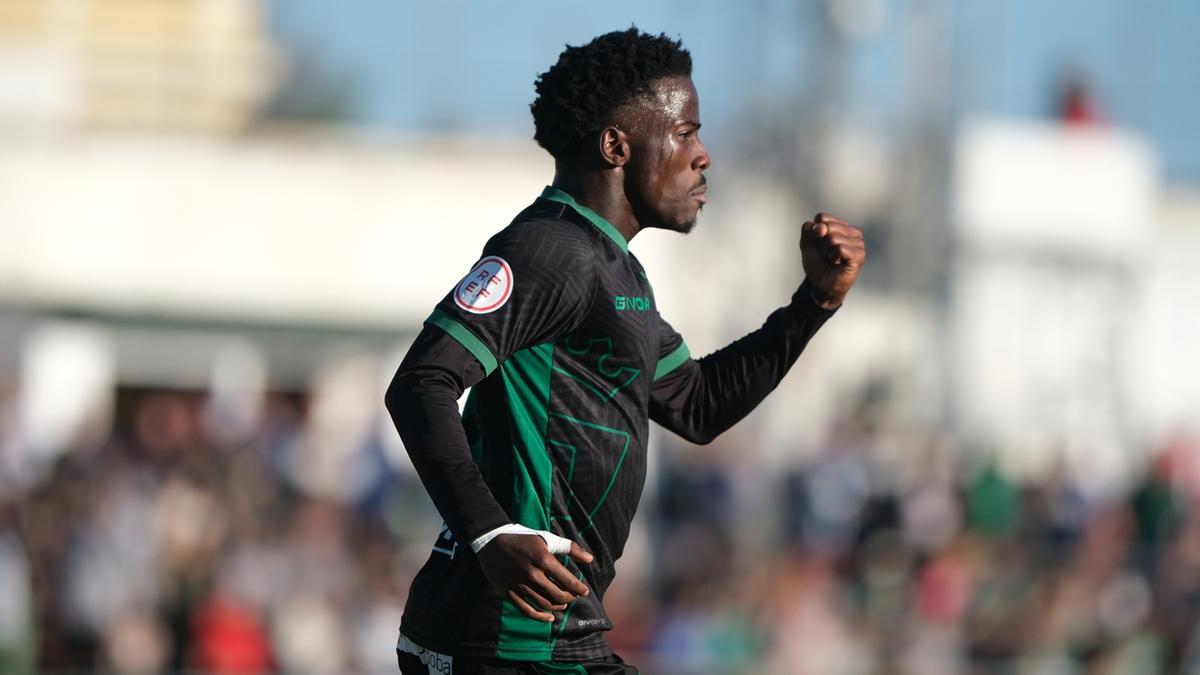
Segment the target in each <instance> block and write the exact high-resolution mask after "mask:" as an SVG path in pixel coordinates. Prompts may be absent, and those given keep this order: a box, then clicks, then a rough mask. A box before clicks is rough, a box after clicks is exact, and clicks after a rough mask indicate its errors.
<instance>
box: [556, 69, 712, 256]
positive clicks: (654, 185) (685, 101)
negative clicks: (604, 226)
mask: <svg viewBox="0 0 1200 675" xmlns="http://www.w3.org/2000/svg"><path fill="white" fill-rule="evenodd" d="M699 131H700V97H699V95H698V94H697V93H696V85H695V84H693V83H692V78H690V77H687V76H675V77H664V78H662V79H660V80H656V81H655V82H654V83H653V85H652V86H651V91H650V93H649V94H647V95H646V96H642V97H638V98H635V99H634V100H633V101H631V102H630V103H628V104H626V105H624V106H622V107H621V108H620V109H619V110H618V111H617V113H616V114H615V115H614V119H613V121H612V123H611V124H610V125H609V126H607V127H605V128H604V129H602V130H600V131H599V132H598V133H597V134H595V136H594V137H593V138H591V139H589V141H588V143H585V145H584V148H583V150H582V152H581V156H580V157H578V158H576V159H575V160H573V161H563V160H559V161H557V162H556V166H555V176H554V183H553V184H554V186H555V187H558V188H561V189H562V190H563V191H565V192H567V193H569V194H572V195H575V196H576V199H578V200H579V202H580V203H581V204H583V205H585V206H588V207H590V208H591V209H592V210H594V211H596V212H597V213H599V214H600V215H601V216H602V217H603V218H604V219H605V220H607V221H608V222H610V223H612V224H613V226H614V227H616V228H617V231H619V232H620V233H621V234H622V236H624V237H625V240H626V241H629V240H631V239H633V237H634V236H635V235H636V234H637V233H638V232H640V231H641V230H643V229H645V228H648V227H655V228H662V229H667V230H674V231H676V232H688V231H690V230H691V229H692V227H694V226H695V224H696V216H697V215H698V214H699V213H700V209H701V207H703V206H704V203H705V201H706V197H705V195H704V193H705V191H706V190H707V187H706V186H707V180H706V179H705V177H704V172H705V171H707V170H708V168H709V167H710V166H712V160H711V159H710V157H709V155H708V149H707V148H705V147H704V143H703V142H701V141H700V135H699Z"/></svg>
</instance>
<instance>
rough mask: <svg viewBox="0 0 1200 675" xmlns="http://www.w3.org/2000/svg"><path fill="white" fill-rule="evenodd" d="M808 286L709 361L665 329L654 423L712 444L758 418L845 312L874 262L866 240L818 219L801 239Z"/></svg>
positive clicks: (843, 225) (845, 226)
mask: <svg viewBox="0 0 1200 675" xmlns="http://www.w3.org/2000/svg"><path fill="white" fill-rule="evenodd" d="M800 250H801V261H802V263H803V265H804V271H805V277H806V278H805V280H804V283H802V284H801V285H800V288H798V289H797V290H796V292H795V293H794V294H793V295H792V300H791V302H790V303H789V304H788V305H787V306H785V307H781V308H780V309H777V310H775V311H774V312H773V313H772V314H771V315H770V316H769V317H768V318H767V320H766V322H765V323H764V324H763V325H762V327H761V328H759V329H758V330H756V331H754V332H752V333H750V334H749V335H746V336H745V337H742V338H741V339H739V340H737V341H735V342H733V343H731V344H729V345H728V346H726V347H724V348H722V349H720V350H717V351H716V352H713V353H712V354H709V355H708V356H705V357H704V358H701V359H693V358H691V356H690V355H689V354H688V352H687V346H686V345H685V344H684V342H683V338H681V337H680V336H679V334H678V333H676V332H675V331H674V330H673V329H671V327H670V326H669V325H667V324H666V322H665V321H664V322H663V330H662V336H663V337H662V341H661V347H660V350H659V367H658V369H657V370H656V372H655V379H654V383H653V384H652V386H651V391H650V417H651V419H653V420H654V421H655V422H658V423H659V424H661V425H662V426H664V427H666V428H667V429H669V430H671V431H673V432H675V433H676V434H678V435H680V436H682V437H683V438H686V439H687V440H689V441H692V442H694V443H708V442H710V441H712V440H713V439H714V438H716V437H717V436H718V435H720V434H721V433H722V432H724V431H725V430H726V429H728V428H729V427H731V426H733V425H734V424H736V423H737V422H738V421H739V420H741V419H742V418H743V417H745V416H746V415H747V414H749V413H750V411H751V410H754V408H755V407H756V406H757V405H758V404H759V403H760V402H762V400H763V399H764V398H766V396H767V394H769V393H771V392H772V391H773V390H774V389H775V387H776V386H778V385H779V383H780V381H782V380H783V377H784V375H786V374H787V371H788V370H789V369H790V368H791V367H792V364H793V363H795V362H796V359H797V358H798V357H799V356H800V353H801V352H802V351H803V350H804V347H805V346H806V345H807V344H808V341H809V340H810V339H811V338H812V336H813V335H815V334H816V332H817V330H818V329H819V328H820V327H821V326H822V325H823V324H824V323H825V321H826V320H828V319H829V317H831V316H833V314H834V312H835V311H837V309H838V308H839V307H840V306H841V305H842V302H843V301H844V300H845V298H846V294H847V293H849V292H850V288H851V287H852V286H853V285H854V282H855V281H856V280H857V279H858V274H859V272H860V271H861V269H862V266H863V263H864V262H865V261H866V247H865V246H864V244H863V237H862V232H861V231H860V230H859V229H858V228H856V227H854V226H852V225H850V224H849V223H847V222H845V221H844V220H841V219H839V218H836V217H833V216H830V215H828V214H824V213H821V214H817V216H816V218H814V219H813V220H812V221H810V222H806V223H804V226H803V229H802V230H801V235H800Z"/></svg>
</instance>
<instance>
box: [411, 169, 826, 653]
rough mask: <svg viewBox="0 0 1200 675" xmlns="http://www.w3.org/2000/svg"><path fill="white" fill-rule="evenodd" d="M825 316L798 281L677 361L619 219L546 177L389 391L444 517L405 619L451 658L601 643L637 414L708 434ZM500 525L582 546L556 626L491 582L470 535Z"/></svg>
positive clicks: (631, 506)
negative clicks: (719, 338)
mask: <svg viewBox="0 0 1200 675" xmlns="http://www.w3.org/2000/svg"><path fill="white" fill-rule="evenodd" d="M830 314H831V312H828V311H825V310H822V309H820V308H819V307H818V306H817V305H816V304H815V303H814V302H813V301H812V298H811V295H810V294H809V293H808V291H807V289H806V288H805V287H804V286H801V288H800V289H799V290H798V291H797V292H796V294H795V295H794V296H793V299H792V302H791V304H789V305H788V306H787V307H784V308H782V309H780V310H778V311H776V312H775V313H773V314H772V315H771V317H770V318H768V320H767V322H766V324H765V325H764V326H763V327H762V328H760V329H759V330H758V331H755V332H754V333H751V334H750V335H747V336H746V337H744V338H742V339H741V340H738V341H737V342H735V343H733V344H732V345H730V346H728V347H726V348H724V349H722V350H720V351H718V352H716V353H714V354H712V355H710V356H708V357H705V358H703V359H699V360H695V359H692V358H691V356H690V355H689V353H688V348H687V346H686V344H685V343H684V341H683V339H682V338H681V337H680V336H679V334H678V333H676V332H675V330H674V329H672V328H671V326H670V325H669V324H668V323H667V322H666V321H665V320H664V319H663V318H662V317H661V316H660V315H659V313H658V308H657V305H656V303H655V300H654V291H653V289H652V288H651V286H650V282H649V281H648V280H647V278H646V274H645V271H644V270H643V269H642V266H641V264H640V263H639V262H638V260H637V258H636V257H634V255H633V254H631V253H630V252H629V250H628V248H627V245H626V242H625V240H624V239H623V238H622V236H621V235H620V233H619V232H617V230H616V229H615V228H614V227H613V226H612V225H611V224H609V223H608V222H607V221H605V220H604V219H603V218H601V217H600V216H599V215H598V214H596V213H595V212H593V211H592V210H591V209H588V208H587V207H584V206H581V205H579V204H577V203H576V202H575V201H574V200H573V199H572V198H571V196H570V195H568V194H566V193H564V192H562V191H560V190H557V189H555V188H547V189H546V190H545V192H543V194H542V196H541V198H540V199H538V200H537V201H536V202H534V204H533V205H531V206H530V207H528V208H527V209H525V210H524V211H523V212H522V213H520V214H519V215H518V216H517V218H516V219H515V220H514V221H513V222H512V224H510V225H509V226H508V227H507V228H505V229H504V230H502V231H501V232H499V233H498V234H497V235H495V236H494V237H493V238H492V239H491V240H490V241H488V242H487V244H486V245H485V246H484V249H483V255H482V256H481V258H480V260H479V262H478V263H477V264H476V265H475V267H474V268H473V269H472V270H471V272H470V273H468V274H467V276H466V277H464V278H463V280H462V281H461V282H460V283H459V284H458V285H457V286H456V287H455V288H454V289H453V290H451V292H450V293H449V294H448V295H447V296H446V297H445V298H444V299H443V300H442V302H440V303H439V304H438V306H437V308H436V309H435V310H434V311H433V313H432V315H430V317H429V319H428V320H427V321H426V326H425V329H424V330H423V331H422V333H421V334H420V335H419V336H418V338H417V340H416V342H415V343H414V346H413V348H412V349H411V350H410V351H409V354H408V355H407V356H406V357H405V361H404V363H403V364H401V367H400V370H399V372H398V374H397V377H396V380H395V381H394V382H393V385H392V387H391V388H390V390H389V400H388V407H389V410H390V411H391V412H392V414H393V417H394V419H395V421H396V424H397V428H398V429H399V430H400V433H401V436H402V438H403V439H404V442H405V446H406V448H407V449H408V451H409V454H410V456H411V457H412V458H413V462H414V465H415V466H416V468H417V471H418V474H419V475H420V476H421V478H422V481H423V482H424V484H425V486H426V489H427V490H428V491H429V493H430V495H431V497H432V498H433V500H434V503H435V505H436V506H437V508H438V510H439V511H440V513H441V514H442V516H443V518H445V521H446V527H444V528H443V530H442V533H441V535H440V536H439V538H438V541H437V542H436V543H435V545H434V548H433V553H432V554H431V556H430V558H429V561H428V562H427V563H426V564H425V566H424V567H423V568H422V569H421V571H420V572H419V573H418V575H417V577H416V578H415V580H414V581H413V584H412V587H411V590H410V593H409V599H408V603H407V606H406V608H405V613H404V619H403V626H402V629H403V631H404V633H405V634H407V635H408V636H410V637H411V638H412V639H413V640H414V641H415V642H417V643H419V644H421V645H422V646H425V647H428V648H431V649H434V650H437V651H441V652H445V653H447V654H452V655H459V656H464V657H486V658H501V659H513V660H521V661H549V660H557V661H562V660H573V659H585V658H593V657H597V656H604V655H607V654H610V653H611V649H610V648H609V647H608V645H607V644H606V643H605V641H604V639H603V631H605V630H608V629H610V628H611V627H612V624H611V622H610V621H609V619H608V617H607V615H606V614H605V612H604V608H603V606H602V604H601V603H602V601H603V597H604V592H605V590H606V589H607V588H608V585H609V583H610V582H611V581H612V579H613V571H614V567H613V565H614V563H615V562H616V560H617V559H618V558H619V557H620V556H621V551H622V549H623V547H624V545H625V540H626V538H627V536H628V534H629V525H630V522H631V520H632V519H633V516H634V513H635V511H636V510H637V505H638V500H639V497H640V495H641V491H642V485H643V483H644V480H645V476H646V440H647V435H648V433H649V421H650V419H651V418H653V419H654V420H655V421H657V422H659V423H660V424H662V425H663V426H665V427H667V428H668V429H670V430H672V431H675V432H676V433H679V434H680V435H682V436H684V437H685V438H688V439H690V440H693V441H698V442H706V441H708V440H710V439H711V438H712V437H714V436H715V435H716V434H718V433H720V432H721V431H723V430H724V429H726V428H728V427H729V426H731V425H732V424H733V423H734V422H736V421H737V420H739V419H741V418H742V417H743V416H745V415H746V413H748V412H749V411H750V410H751V409H753V407H754V406H755V405H757V403H758V402H759V401H761V400H762V398H763V397H764V396H766V394H767V393H769V392H770V391H771V390H772V389H773V388H774V387H775V386H776V385H777V384H778V383H779V381H780V380H781V379H782V377H783V375H784V373H786V371H787V370H788V368H789V367H790V366H791V364H792V363H793V362H794V361H795V359H796V357H797V356H798V355H799V353H800V351H801V350H802V349H803V347H804V345H805V344H806V343H807V341H808V339H809V338H810V337H811V336H812V335H813V333H815V331H816V330H817V328H819V327H820V325H821V324H822V323H823V322H824V321H825V319H827V318H828V317H829V315H830ZM466 387H472V390H471V394H470V396H469V398H468V401H467V404H466V408H465V409H464V411H463V414H462V416H461V420H460V417H459V415H458V409H457V406H456V405H455V401H456V400H457V398H458V397H459V396H460V395H461V393H462V391H464V389H465V388H466ZM509 522H514V523H520V524H522V525H526V526H528V527H531V528H534V529H537V530H548V531H551V532H554V533H555V534H558V535H560V536H562V537H566V538H568V539H571V540H573V541H575V542H578V543H579V544H580V545H582V546H583V547H584V548H585V549H587V550H588V551H590V552H591V553H592V554H593V555H594V556H595V560H594V561H593V562H592V563H590V564H588V565H582V566H577V565H576V564H575V563H574V562H573V561H571V560H570V558H568V557H563V558H562V559H561V560H562V562H563V563H564V565H566V566H567V567H568V569H570V570H572V571H573V572H575V573H576V574H578V575H579V577H580V578H581V579H582V580H583V581H584V582H585V583H586V584H587V585H588V586H589V588H590V589H591V593H590V594H589V595H588V596H586V597H583V598H580V599H578V600H576V601H575V602H574V603H572V604H571V605H570V606H569V607H568V609H567V610H566V611H564V612H561V613H558V614H557V615H556V619H555V621H554V622H553V623H543V622H540V621H535V620H533V619H529V618H526V617H525V616H524V615H522V614H521V613H520V611H519V610H517V608H516V607H515V606H514V605H512V604H511V603H510V602H509V601H508V600H507V599H506V598H505V597H504V596H503V595H502V593H501V592H500V591H498V590H496V589H493V588H491V587H490V586H489V585H488V583H487V581H486V579H485V578H484V576H483V573H482V571H481V570H480V567H479V565H478V563H477V561H476V559H475V556H474V554H473V553H472V552H471V549H470V548H469V546H468V543H469V542H470V541H471V540H472V539H474V538H476V537H478V536H479V535H481V534H483V533H485V532H488V531H490V530H491V529H494V528H495V527H498V526H500V525H503V524H506V523H509Z"/></svg>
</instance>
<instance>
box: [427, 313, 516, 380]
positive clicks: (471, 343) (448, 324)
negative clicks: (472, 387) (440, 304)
mask: <svg viewBox="0 0 1200 675" xmlns="http://www.w3.org/2000/svg"><path fill="white" fill-rule="evenodd" d="M425 323H427V324H429V325H431V326H437V327H438V328H441V329H442V330H444V331H446V333H448V334H449V335H450V337H452V338H454V339H455V340H458V343H459V344H461V345H462V346H464V347H466V348H467V351H469V352H471V356H474V357H475V359H476V360H477V361H479V364H480V365H481V366H483V372H484V374H485V375H491V374H492V371H493V370H495V369H496V366H497V365H499V364H498V363H497V361H496V355H495V354H492V350H490V349H488V347H487V345H485V344H483V341H482V340H480V339H479V338H477V337H475V334H474V333H472V332H471V331H470V330H468V329H467V327H466V326H464V325H462V324H461V323H459V322H458V319H455V318H454V317H452V316H450V315H449V314H446V313H445V312H443V311H442V310H440V309H435V310H433V314H430V315H429V318H428V319H425Z"/></svg>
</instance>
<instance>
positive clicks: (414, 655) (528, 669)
mask: <svg viewBox="0 0 1200 675" xmlns="http://www.w3.org/2000/svg"><path fill="white" fill-rule="evenodd" d="M396 657H397V659H398V660H399V662H400V673H401V674H402V675H637V672H638V671H637V668H634V667H633V666H630V665H627V664H626V663H625V662H624V661H622V660H621V657H619V656H617V655H616V654H612V655H611V656H606V657H604V658H600V659H591V660H588V661H581V662H579V663H559V662H557V661H554V662H541V663H537V662H530V661H504V660H501V659H467V658H462V657H457V656H456V657H451V656H446V655H445V654H440V653H438V652H435V651H433V650H430V649H425V648H423V647H421V646H419V645H416V644H414V643H412V642H410V641H408V640H406V639H404V638H403V637H401V641H400V644H399V645H398V646H397V647H396Z"/></svg>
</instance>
